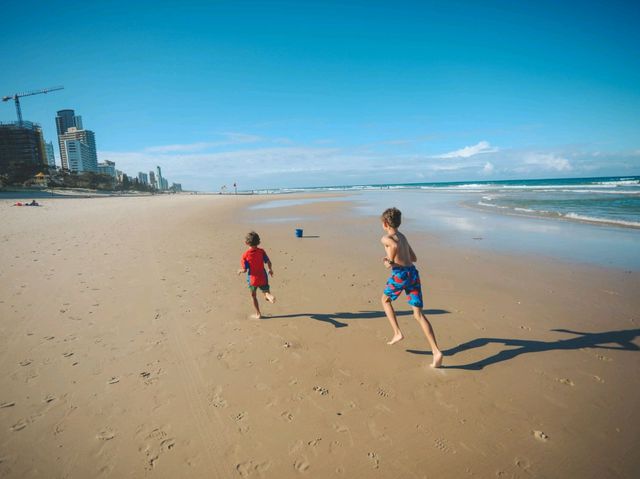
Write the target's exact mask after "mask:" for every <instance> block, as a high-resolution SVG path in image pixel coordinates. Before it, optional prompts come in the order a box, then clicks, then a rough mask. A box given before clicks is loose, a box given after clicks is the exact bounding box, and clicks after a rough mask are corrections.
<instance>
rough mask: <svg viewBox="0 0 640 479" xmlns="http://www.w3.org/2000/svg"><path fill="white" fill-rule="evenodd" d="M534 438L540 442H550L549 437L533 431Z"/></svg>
mask: <svg viewBox="0 0 640 479" xmlns="http://www.w3.org/2000/svg"><path fill="white" fill-rule="evenodd" d="M533 437H535V438H536V439H537V440H538V441H541V442H547V441H548V440H549V436H547V435H546V434H545V433H544V432H542V431H533Z"/></svg>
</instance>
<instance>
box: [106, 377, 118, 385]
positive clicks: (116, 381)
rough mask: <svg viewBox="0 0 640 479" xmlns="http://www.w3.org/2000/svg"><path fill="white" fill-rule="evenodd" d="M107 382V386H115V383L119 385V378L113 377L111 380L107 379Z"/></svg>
mask: <svg viewBox="0 0 640 479" xmlns="http://www.w3.org/2000/svg"><path fill="white" fill-rule="evenodd" d="M107 382H108V383H109V384H116V383H119V382H120V378H119V377H116V376H113V377H112V378H111V379H109V380H108V381H107Z"/></svg>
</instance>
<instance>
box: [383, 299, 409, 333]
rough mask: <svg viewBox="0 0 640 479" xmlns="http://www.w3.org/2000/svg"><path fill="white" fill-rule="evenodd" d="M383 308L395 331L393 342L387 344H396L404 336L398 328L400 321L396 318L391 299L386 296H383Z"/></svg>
mask: <svg viewBox="0 0 640 479" xmlns="http://www.w3.org/2000/svg"><path fill="white" fill-rule="evenodd" d="M382 308H383V309H384V312H385V314H386V315H387V319H388V320H389V323H391V329H393V338H391V341H387V344H395V343H397V342H398V341H400V340H402V339H403V338H404V336H403V335H402V331H400V327H399V326H398V319H397V318H396V312H395V311H394V310H393V306H392V305H391V298H389V296H387V295H386V294H383V295H382Z"/></svg>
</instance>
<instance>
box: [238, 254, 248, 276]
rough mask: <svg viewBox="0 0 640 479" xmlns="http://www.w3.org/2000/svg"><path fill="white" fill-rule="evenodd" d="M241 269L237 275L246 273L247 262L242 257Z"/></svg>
mask: <svg viewBox="0 0 640 479" xmlns="http://www.w3.org/2000/svg"><path fill="white" fill-rule="evenodd" d="M240 266H241V268H240V269H239V270H238V274H243V273H246V272H247V261H246V260H245V259H244V255H243V256H242V258H241V259H240Z"/></svg>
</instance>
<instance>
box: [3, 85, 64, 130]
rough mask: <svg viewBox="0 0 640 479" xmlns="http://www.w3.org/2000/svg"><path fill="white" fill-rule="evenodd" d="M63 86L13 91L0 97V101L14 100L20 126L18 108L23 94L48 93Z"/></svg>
mask: <svg viewBox="0 0 640 479" xmlns="http://www.w3.org/2000/svg"><path fill="white" fill-rule="evenodd" d="M63 88H64V87H63V86H54V87H51V88H45V89H44V90H37V91H28V92H24V93H14V94H13V95H9V96H5V97H2V101H9V100H14V101H15V102H16V113H17V114H18V124H19V125H20V126H22V110H21V109H20V98H22V97H23V96H31V95H39V94H40V93H49V92H50V91H58V90H62V89H63Z"/></svg>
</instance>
